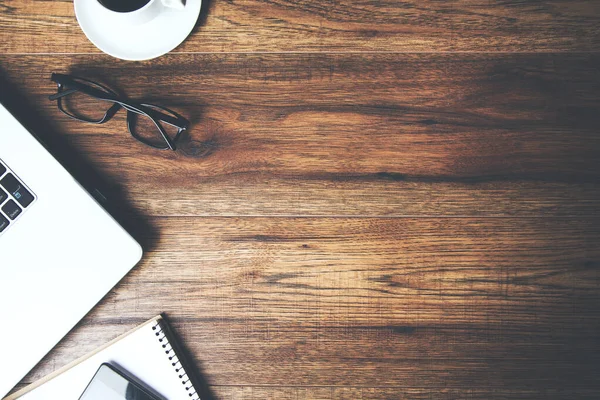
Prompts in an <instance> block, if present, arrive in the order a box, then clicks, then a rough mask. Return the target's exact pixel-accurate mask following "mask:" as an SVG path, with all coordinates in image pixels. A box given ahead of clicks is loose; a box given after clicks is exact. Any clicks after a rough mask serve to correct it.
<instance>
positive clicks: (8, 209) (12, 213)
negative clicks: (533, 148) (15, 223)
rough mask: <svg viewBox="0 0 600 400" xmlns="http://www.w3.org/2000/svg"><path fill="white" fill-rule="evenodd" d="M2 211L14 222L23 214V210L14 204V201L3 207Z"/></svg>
mask: <svg viewBox="0 0 600 400" xmlns="http://www.w3.org/2000/svg"><path fill="white" fill-rule="evenodd" d="M2 211H4V213H5V214H6V215H7V216H8V218H10V219H12V220H14V219H15V218H17V217H18V216H19V214H21V208H20V207H19V206H18V205H17V203H15V202H14V200H9V201H7V202H6V204H5V205H3V206H2Z"/></svg>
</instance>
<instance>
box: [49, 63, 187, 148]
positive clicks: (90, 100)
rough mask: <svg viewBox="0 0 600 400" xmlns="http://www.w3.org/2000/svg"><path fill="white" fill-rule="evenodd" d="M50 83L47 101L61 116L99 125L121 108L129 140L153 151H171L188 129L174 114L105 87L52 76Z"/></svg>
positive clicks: (56, 75) (77, 78)
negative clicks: (53, 87) (51, 90)
mask: <svg viewBox="0 0 600 400" xmlns="http://www.w3.org/2000/svg"><path fill="white" fill-rule="evenodd" d="M50 79H51V80H52V81H54V82H56V85H57V86H58V92H57V93H56V94H53V95H52V96H49V99H50V100H56V101H57V105H58V109H59V110H60V111H61V112H63V113H64V114H66V115H68V116H69V117H71V118H73V119H76V120H77V121H83V122H89V123H92V124H103V123H105V122H108V121H109V120H110V119H111V118H112V117H113V116H114V115H115V114H116V113H117V111H119V110H120V109H121V108H124V109H125V110H127V129H129V133H131V136H133V137H134V138H135V139H137V140H139V141H140V142H142V143H144V144H145V145H148V146H150V147H154V148H155V149H161V150H166V149H170V150H175V143H176V142H177V140H178V139H179V137H180V136H181V134H182V133H183V131H185V130H186V129H187V128H188V127H189V124H190V123H189V121H188V120H186V119H185V118H183V117H182V116H181V115H179V114H177V113H176V112H175V111H172V110H169V109H168V108H165V107H161V106H157V105H155V104H147V103H137V102H133V101H130V100H126V99H123V98H120V97H119V96H118V95H117V94H116V93H115V92H114V91H112V90H111V89H109V88H107V87H106V86H103V85H101V84H99V83H96V82H93V81H90V80H88V79H84V78H79V77H76V76H71V75H65V74H56V73H53V74H52V76H51V77H50ZM107 103H108V106H107ZM107 107H108V108H107Z"/></svg>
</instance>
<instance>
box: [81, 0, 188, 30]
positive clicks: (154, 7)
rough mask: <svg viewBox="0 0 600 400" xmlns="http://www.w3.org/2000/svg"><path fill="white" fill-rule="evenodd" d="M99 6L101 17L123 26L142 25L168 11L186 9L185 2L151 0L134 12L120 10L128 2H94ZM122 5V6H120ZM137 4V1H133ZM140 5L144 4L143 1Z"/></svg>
mask: <svg viewBox="0 0 600 400" xmlns="http://www.w3.org/2000/svg"><path fill="white" fill-rule="evenodd" d="M92 1H94V3H96V5H97V11H98V13H99V14H100V15H102V16H104V17H108V18H110V20H111V21H113V22H114V23H117V24H123V25H141V24H144V23H146V22H148V21H151V20H153V19H154V18H156V17H157V16H159V15H160V13H162V12H164V11H167V10H169V9H170V10H183V9H185V2H184V0H149V1H148V2H147V3H146V4H144V5H143V6H141V7H140V8H137V9H134V10H131V11H130V10H126V11H122V10H120V8H121V6H122V4H124V3H126V2H127V0H92ZM119 3H120V4H119ZM133 3H135V1H133ZM138 3H143V0H141V1H139V2H138Z"/></svg>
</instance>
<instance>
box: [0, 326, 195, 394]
mask: <svg viewBox="0 0 600 400" xmlns="http://www.w3.org/2000/svg"><path fill="white" fill-rule="evenodd" d="M180 355H181V351H180V350H179V349H178V347H177V346H176V343H175V341H174V337H173V335H172V334H171V333H170V331H169V327H168V325H167V323H166V321H165V320H163V319H162V317H161V316H157V317H155V318H152V319H151V320H149V321H147V322H145V323H144V324H142V325H140V326H138V327H137V328H134V329H132V330H131V331H129V332H127V333H125V334H123V335H121V336H119V337H118V338H116V339H114V340H113V341H111V342H109V343H107V344H106V345H104V346H103V347H101V348H99V349H98V350H96V351H94V352H93V353H91V354H88V355H87V356H84V357H82V358H80V359H79V360H76V361H73V362H72V363H70V364H68V365H66V366H65V367H63V368H61V369H59V370H58V371H56V372H54V373H52V374H50V375H48V376H47V377H45V378H43V379H41V380H39V381H37V382H35V383H33V384H31V385H29V386H27V387H25V388H23V389H21V390H20V391H18V392H15V393H14V394H12V395H10V396H8V397H6V398H5V399H4V400H16V399H19V400H49V399H60V400H78V399H79V396H81V394H82V393H83V391H84V390H85V388H86V386H87V384H88V383H89V382H90V380H91V379H92V377H93V376H94V374H95V373H96V370H97V369H98V368H99V367H100V365H101V364H102V363H105V362H107V363H110V364H113V365H116V366H119V367H121V368H122V369H124V370H125V371H127V372H128V373H129V374H130V375H132V376H134V377H136V378H138V379H139V380H141V381H142V382H144V383H146V384H147V385H148V386H150V387H151V388H152V389H153V390H154V391H155V392H156V393H158V394H159V395H161V396H162V397H163V398H164V399H166V400H177V399H186V400H190V399H191V400H199V399H200V396H199V395H198V393H197V392H196V389H195V388H194V385H193V384H192V381H191V380H190V377H189V376H188V374H187V372H186V364H185V362H184V361H183V360H182V359H181V358H180Z"/></svg>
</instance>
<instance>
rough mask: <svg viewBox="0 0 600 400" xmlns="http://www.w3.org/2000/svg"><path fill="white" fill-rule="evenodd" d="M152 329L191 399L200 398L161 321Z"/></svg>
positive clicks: (196, 399) (198, 399)
mask: <svg viewBox="0 0 600 400" xmlns="http://www.w3.org/2000/svg"><path fill="white" fill-rule="evenodd" d="M152 330H153V331H154V334H155V335H156V338H157V339H158V341H159V343H160V344H161V346H162V348H163V349H164V350H165V354H166V355H167V356H168V357H169V361H171V365H172V366H173V368H174V369H175V372H176V373H177V374H178V376H179V379H181V384H182V385H183V387H184V388H185V390H186V391H187V392H188V396H189V397H190V399H191V400H200V395H199V394H198V393H197V392H196V389H195V388H194V385H193V384H192V383H191V381H190V378H189V376H188V374H187V372H186V371H185V369H184V368H183V365H181V361H180V360H179V357H178V356H177V354H176V353H175V350H174V349H173V346H171V343H170V342H169V339H168V338H167V336H166V334H165V332H164V329H163V325H162V324H161V321H156V324H155V325H154V326H152Z"/></svg>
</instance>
